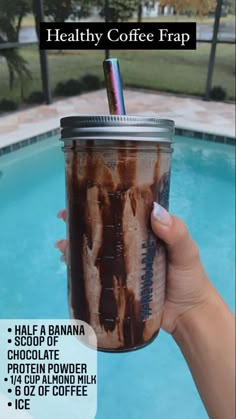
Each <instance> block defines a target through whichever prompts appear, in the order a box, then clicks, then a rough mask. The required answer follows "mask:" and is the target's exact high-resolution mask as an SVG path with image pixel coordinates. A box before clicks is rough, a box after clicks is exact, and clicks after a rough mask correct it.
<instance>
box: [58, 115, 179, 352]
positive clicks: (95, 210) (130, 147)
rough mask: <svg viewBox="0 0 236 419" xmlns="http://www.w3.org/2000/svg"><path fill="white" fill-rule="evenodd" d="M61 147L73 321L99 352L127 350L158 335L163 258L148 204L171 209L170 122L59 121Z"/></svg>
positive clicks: (99, 118)
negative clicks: (88, 332) (87, 330)
mask: <svg viewBox="0 0 236 419" xmlns="http://www.w3.org/2000/svg"><path fill="white" fill-rule="evenodd" d="M61 126H62V139H63V140H64V141H65V146H64V148H63V150H64V151H65V162H66V190H67V214H68V222H67V232H68V237H67V238H68V289H69V306H70V312H71V316H72V317H73V318H75V319H80V320H83V321H85V322H87V323H88V324H90V325H91V326H92V328H93V329H94V331H95V333H96V336H97V341H98V349H100V350H104V351H111V352H120V351H128V350H133V349H137V348H140V347H142V346H145V345H146V344H147V343H149V342H150V341H152V339H153V338H154V337H155V336H156V335H157V334H158V331H159V328H160V323H161V316H162V310H163V304H164V293H165V276H166V255H165V247H164V245H163V243H162V242H161V241H160V240H158V239H156V237H155V236H154V235H153V233H152V230H151V225H150V213H151V210H152V207H153V201H156V202H159V203H160V204H161V205H162V206H164V207H165V208H168V199H169V180H170V161H171V150H172V149H171V136H172V134H173V129H174V124H173V122H172V121H167V120H158V119H156V118H153V117H150V118H148V117H131V116H96V117H89V116H87V117H86V116H84V117H82V116H81V117H68V118H63V119H62V120H61Z"/></svg>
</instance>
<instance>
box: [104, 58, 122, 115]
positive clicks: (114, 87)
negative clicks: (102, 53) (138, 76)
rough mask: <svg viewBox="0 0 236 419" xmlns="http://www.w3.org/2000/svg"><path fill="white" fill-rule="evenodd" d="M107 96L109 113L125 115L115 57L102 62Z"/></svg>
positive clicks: (117, 63)
mask: <svg viewBox="0 0 236 419" xmlns="http://www.w3.org/2000/svg"><path fill="white" fill-rule="evenodd" d="M103 70H104V75H105V82H106V89H107V98H108V103H109V110H110V114H111V115H125V104H124V97H123V88H122V81H121V75H120V67H119V62H118V60H117V59H116V58H109V59H108V60H105V61H104V62H103Z"/></svg>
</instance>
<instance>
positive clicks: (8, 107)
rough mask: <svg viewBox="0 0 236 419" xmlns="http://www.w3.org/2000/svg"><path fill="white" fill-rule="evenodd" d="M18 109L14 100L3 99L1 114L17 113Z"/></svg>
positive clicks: (0, 103)
mask: <svg viewBox="0 0 236 419" xmlns="http://www.w3.org/2000/svg"><path fill="white" fill-rule="evenodd" d="M17 108H18V104H17V103H16V102H14V101H13V100H8V99H2V100H1V101H0V112H9V111H15V110H16V109H17Z"/></svg>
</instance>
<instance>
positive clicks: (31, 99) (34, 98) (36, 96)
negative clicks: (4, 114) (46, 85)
mask: <svg viewBox="0 0 236 419" xmlns="http://www.w3.org/2000/svg"><path fill="white" fill-rule="evenodd" d="M25 102H26V103H29V104H31V103H43V102H44V94H43V92H39V91H36V92H32V93H31V94H30V95H29V96H28V97H27V98H26V99H25Z"/></svg>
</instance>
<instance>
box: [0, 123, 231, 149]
mask: <svg viewBox="0 0 236 419" xmlns="http://www.w3.org/2000/svg"><path fill="white" fill-rule="evenodd" d="M55 135H58V136H59V135H60V128H54V129H51V130H49V131H46V132H44V133H43V134H38V135H33V136H32V137H29V138H26V139H25V140H21V141H18V142H15V143H13V144H9V145H7V146H3V147H0V156H2V155H5V154H7V153H11V152H13V151H16V150H19V149H20V148H23V147H27V146H28V145H31V144H35V143H38V142H40V141H43V140H46V139H48V138H50V137H53V136H55ZM175 135H179V136H184V137H190V138H194V139H196V140H206V141H213V142H217V143H223V144H229V145H236V139H235V138H234V137H230V136H225V135H218V134H211V133H208V132H201V131H197V130H191V129H187V128H183V127H176V128H175Z"/></svg>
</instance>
